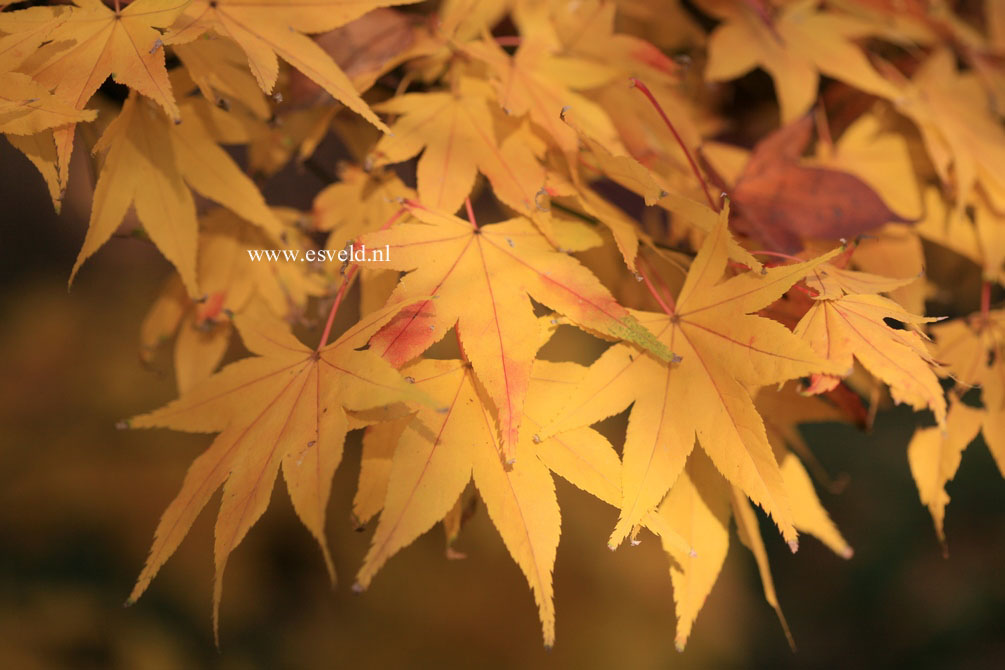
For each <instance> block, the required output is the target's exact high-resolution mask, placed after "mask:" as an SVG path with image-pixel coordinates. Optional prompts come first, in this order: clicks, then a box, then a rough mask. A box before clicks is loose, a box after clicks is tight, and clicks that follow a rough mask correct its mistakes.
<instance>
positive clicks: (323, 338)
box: [315, 263, 359, 351]
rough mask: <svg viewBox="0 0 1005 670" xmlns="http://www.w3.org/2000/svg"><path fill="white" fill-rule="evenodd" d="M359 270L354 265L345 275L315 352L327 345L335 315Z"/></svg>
mask: <svg viewBox="0 0 1005 670" xmlns="http://www.w3.org/2000/svg"><path fill="white" fill-rule="evenodd" d="M358 270H359V266H358V265H356V264H355V263H353V265H352V267H350V268H349V271H348V272H346V273H345V279H343V280H342V285H341V286H339V288H338V293H336V294H335V302H333V303H332V308H331V311H329V312H328V321H326V322H325V330H324V332H323V333H321V341H320V342H318V348H317V349H316V350H315V351H321V348H322V347H324V346H325V344H327V342H328V336H329V335H330V334H331V332H332V324H334V323H335V313H336V312H338V308H339V305H341V304H342V299H343V298H345V294H346V291H347V290H348V288H349V285H350V284H351V283H352V280H353V279H355V278H356V272H357V271H358Z"/></svg>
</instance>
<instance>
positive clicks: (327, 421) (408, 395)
mask: <svg viewBox="0 0 1005 670" xmlns="http://www.w3.org/2000/svg"><path fill="white" fill-rule="evenodd" d="M402 306H403V305H402V304H401V303H398V304H394V305H390V306H388V307H386V308H385V309H384V310H382V311H381V312H379V313H377V314H372V315H370V316H368V317H366V318H365V319H364V320H362V321H361V322H359V323H357V324H356V325H355V326H353V327H352V328H350V329H349V330H348V331H346V332H345V333H344V334H343V335H342V336H341V337H339V338H338V339H337V340H336V341H335V342H333V343H331V344H329V345H327V346H324V347H319V348H318V349H317V350H313V349H310V348H308V347H307V346H305V345H303V344H301V343H300V341H299V340H297V339H296V338H295V337H294V336H293V335H292V333H291V332H290V330H289V327H288V326H287V325H286V324H284V323H282V322H281V321H278V320H277V319H276V318H275V317H273V316H271V315H270V314H269V313H268V312H267V310H265V308H264V306H262V305H257V306H255V307H254V308H252V309H249V310H248V311H246V312H245V313H244V314H243V315H239V316H238V317H236V319H235V325H236V326H237V329H238V331H239V332H240V334H241V339H242V340H243V341H244V344H245V346H246V347H247V348H248V349H249V350H251V352H252V353H254V354H255V356H253V357H251V358H246V359H242V360H240V361H237V362H236V363H232V364H231V365H228V366H227V367H226V368H224V369H223V370H221V371H220V372H219V373H217V374H216V375H214V376H212V377H210V378H209V379H207V380H206V381H204V382H203V383H201V384H199V385H197V386H196V387H195V388H193V389H191V390H190V391H189V392H187V393H185V394H184V395H182V396H181V397H180V398H179V399H177V400H175V401H173V402H171V403H169V404H168V405H166V406H164V407H163V408H161V409H159V410H156V411H154V412H151V413H149V414H144V415H142V416H138V417H135V418H133V419H132V420H130V422H129V425H130V427H134V428H155V427H160V428H171V429H174V430H183V431H188V432H200V433H205V432H218V433H220V434H219V436H217V438H216V440H214V442H213V444H212V445H210V447H209V448H208V449H207V450H206V451H205V452H204V453H203V454H202V455H201V456H199V457H198V458H197V459H196V460H195V461H194V462H193V463H192V465H191V467H190V468H189V471H188V473H187V474H186V476H185V481H184V483H183V484H182V489H181V491H180V492H179V493H178V496H177V497H176V498H175V499H174V500H173V501H172V502H171V504H170V505H169V506H168V508H167V509H166V510H165V512H164V515H163V516H162V517H161V520H160V523H159V524H158V527H157V531H156V533H155V534H154V542H153V546H152V547H151V549H150V555H149V556H148V558H147V561H146V564H145V566H144V568H143V571H142V572H141V573H140V576H139V579H138V580H137V582H136V586H135V587H134V588H133V592H132V594H131V595H130V596H129V602H134V601H135V600H136V599H137V598H139V597H140V595H142V593H143V592H144V591H145V590H146V588H147V586H149V584H150V581H151V580H152V579H153V577H154V576H155V575H156V574H157V572H158V570H160V568H161V566H162V565H164V563H165V562H166V561H167V559H168V558H170V556H171V554H173V553H174V551H175V550H176V549H177V548H178V545H179V544H180V543H181V541H182V539H184V537H185V535H186V534H187V533H188V531H189V529H190V528H191V526H192V523H193V522H194V521H195V518H196V517H197V516H198V515H199V512H200V511H201V510H202V509H203V507H205V505H206V503H207V502H209V499H210V498H211V497H212V496H213V494H214V493H215V492H216V491H217V489H219V488H220V487H223V500H222V503H221V505H220V512H219V514H218V516H217V521H216V541H215V549H214V553H215V556H216V578H215V588H214V593H213V629H214V634H216V635H218V630H219V626H218V619H219V606H220V598H221V596H222V593H223V572H224V568H225V567H226V565H227V559H228V558H229V557H230V554H231V552H233V550H234V549H235V548H236V547H237V545H238V544H239V543H240V542H241V541H242V540H243V539H244V537H245V535H246V534H247V532H248V530H249V529H250V528H251V526H253V525H254V524H255V522H256V521H258V519H259V517H261V515H262V514H263V513H264V512H265V509H266V507H267V506H268V504H269V499H270V497H271V494H272V489H273V486H274V484H275V480H276V477H277V476H278V474H279V470H280V468H282V471H283V476H284V478H285V480H286V486H287V490H288V491H289V493H290V498H291V499H292V501H293V507H294V509H295V510H296V511H297V514H298V515H299V517H300V519H301V520H302V521H303V523H304V525H306V526H307V528H308V529H309V530H310V532H311V534H312V535H313V536H314V537H315V538H316V539H317V541H318V543H319V544H320V546H321V550H322V552H323V553H324V557H325V563H326V565H327V567H328V570H329V573H330V575H331V578H332V580H334V579H335V572H334V565H333V563H332V559H331V556H330V554H329V551H328V545H327V542H326V541H325V534H324V521H325V514H326V507H327V503H328V497H329V494H330V492H331V483H332V476H333V475H334V473H335V470H336V468H337V467H338V464H339V462H340V461H341V458H342V445H343V442H344V440H345V434H346V431H347V430H348V429H349V419H348V417H347V415H346V411H347V410H367V409H371V408H375V407H380V406H383V405H390V404H392V403H396V402H400V401H403V400H406V399H412V400H416V399H418V400H421V399H422V398H423V396H421V395H420V394H418V392H416V390H415V389H414V387H412V385H410V384H408V383H407V382H406V381H405V380H404V379H403V378H402V377H401V375H399V374H398V372H397V371H396V370H395V369H394V368H392V367H391V366H390V365H389V364H388V363H387V362H385V361H383V360H381V359H380V358H379V357H378V356H376V355H375V354H373V353H372V352H369V351H359V350H358V348H359V347H362V346H363V345H365V344H366V341H367V339H369V337H370V336H371V335H372V334H373V332H374V331H376V330H377V329H378V328H380V327H381V326H382V325H383V324H384V323H386V322H387V321H388V320H389V319H390V318H392V317H393V316H394V315H395V314H396V313H397V312H398V311H399V310H400V309H401V307H402Z"/></svg>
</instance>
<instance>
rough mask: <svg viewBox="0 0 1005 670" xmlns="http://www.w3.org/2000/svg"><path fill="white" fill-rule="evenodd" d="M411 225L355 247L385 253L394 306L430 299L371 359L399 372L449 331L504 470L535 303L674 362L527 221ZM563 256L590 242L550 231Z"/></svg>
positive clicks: (559, 227) (378, 339) (439, 219)
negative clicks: (493, 431) (485, 402)
mask: <svg viewBox="0 0 1005 670" xmlns="http://www.w3.org/2000/svg"><path fill="white" fill-rule="evenodd" d="M406 207H407V208H408V210H409V212H410V213H411V214H412V216H413V217H414V219H415V220H414V221H413V222H410V223H405V224H399V225H396V226H394V227H393V228H391V229H390V230H387V231H383V232H377V233H373V234H370V235H365V236H364V237H363V238H362V240H361V244H363V245H365V246H367V247H372V248H377V249H384V248H387V250H388V254H389V262H388V263H385V264H381V267H391V268H393V269H396V270H404V271H407V272H409V274H408V275H407V276H406V277H405V278H404V279H403V280H402V281H401V283H400V284H399V285H398V287H397V289H395V292H394V294H393V295H392V297H391V300H392V301H399V300H404V299H407V298H415V297H418V296H428V295H433V296H435V299H431V300H424V301H422V302H420V303H418V304H416V305H414V306H412V307H409V308H407V309H405V310H404V311H402V313H401V314H400V315H399V316H398V317H396V318H395V319H394V320H393V321H391V323H390V324H388V325H387V326H386V327H385V328H383V329H381V330H380V331H379V332H378V333H377V334H376V335H375V336H374V338H373V342H372V343H371V346H372V347H373V349H374V351H375V352H376V353H378V354H379V355H381V356H383V357H385V358H386V359H387V360H389V361H391V362H392V363H393V364H395V365H397V366H400V365H403V364H404V363H406V362H407V361H409V360H411V359H413V358H415V357H416V356H417V355H419V354H420V353H422V352H423V351H425V350H426V349H427V348H429V346H430V345H432V344H433V343H434V342H436V341H437V340H439V339H440V338H441V337H443V335H444V334H445V333H446V332H447V330H449V329H450V328H451V327H452V326H454V324H457V331H458V335H459V338H460V342H461V344H462V346H463V347H464V350H465V352H466V353H467V356H468V358H469V359H470V360H471V363H472V365H473V366H474V370H475V374H476V375H477V376H478V379H479V381H480V382H481V383H482V384H483V385H484V387H485V390H486V393H487V394H488V395H489V397H490V398H491V399H492V402H493V403H494V404H495V406H496V408H497V410H498V423H499V431H500V435H501V441H502V445H503V453H505V454H506V458H507V460H512V459H513V458H514V457H515V453H514V452H515V449H516V445H517V443H518V442H519V433H520V423H521V420H522V416H523V408H524V400H525V397H526V394H527V386H528V384H529V380H530V370H531V364H532V361H533V358H534V353H535V352H536V351H537V347H538V343H537V341H536V319H535V317H534V308H533V305H532V304H531V301H530V299H531V298H534V299H535V300H537V301H538V302H541V303H543V304H544V305H546V306H547V307H550V308H552V309H554V310H556V311H558V312H560V313H562V314H564V315H565V316H567V317H568V318H569V319H570V320H571V321H572V322H573V323H575V324H576V325H578V326H580V327H582V328H587V329H589V330H592V331H595V332H599V333H602V334H604V335H606V336H609V337H614V338H618V339H624V340H627V341H630V342H634V343H636V344H638V345H640V346H642V347H644V348H646V349H647V350H649V351H651V352H653V353H654V355H655V356H656V357H657V359H659V360H669V359H670V358H671V357H672V354H671V352H670V350H669V349H668V348H667V346H666V345H665V344H663V343H661V342H659V341H657V340H656V338H654V337H653V335H652V334H651V333H650V332H649V331H648V330H646V329H645V328H644V327H643V326H642V325H640V324H639V322H638V321H637V320H636V319H635V318H634V317H633V316H631V315H630V314H629V313H628V311H627V310H626V309H625V308H624V307H622V306H621V305H619V304H618V303H617V302H616V301H615V300H614V298H613V297H612V296H611V294H610V293H609V292H608V291H607V289H606V288H604V287H603V285H601V284H600V282H599V281H598V280H597V278H596V277H594V276H593V274H592V273H590V272H589V271H588V270H587V269H586V268H585V267H583V266H582V265H580V264H579V262H578V261H576V260H575V259H573V258H571V257H570V256H568V255H566V254H564V253H561V252H559V251H556V250H555V248H554V247H552V246H551V244H550V243H549V242H548V240H547V239H546V238H545V237H544V236H543V235H542V234H541V233H540V232H538V230H537V229H536V228H535V227H534V225H533V224H532V223H531V222H530V221H529V220H528V219H512V220H510V221H505V222H502V223H496V224H491V225H486V226H482V227H480V228H479V227H477V226H476V225H475V224H474V223H471V222H467V221H462V220H461V219H458V218H456V217H453V216H450V215H448V214H445V213H442V212H436V211H434V210H431V209H427V208H426V207H424V206H423V205H420V204H418V203H414V202H408V203H406ZM554 225H555V230H556V232H558V233H560V234H561V239H562V240H563V244H564V246H565V247H566V248H567V249H572V250H576V249H582V248H587V247H589V246H592V245H594V244H596V243H597V241H598V240H597V238H596V237H595V236H594V235H593V234H592V233H591V231H589V229H588V228H586V227H584V226H583V225H582V224H577V223H573V222H559V221H557V220H556V221H555V222H554Z"/></svg>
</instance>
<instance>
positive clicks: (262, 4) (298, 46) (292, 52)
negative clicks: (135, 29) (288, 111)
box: [164, 0, 412, 131]
mask: <svg viewBox="0 0 1005 670" xmlns="http://www.w3.org/2000/svg"><path fill="white" fill-rule="evenodd" d="M411 1H412V0H365V1H363V2H353V1H346V0H306V1H304V2H297V3H292V4H291V3H286V2H282V1H281V0H193V2H192V3H191V4H189V5H188V7H187V8H186V9H185V13H184V15H182V16H181V18H180V19H179V20H178V23H177V24H175V26H174V27H173V28H172V31H171V32H170V33H169V34H168V35H167V36H166V37H165V38H164V42H165V43H167V44H185V43H188V42H191V41H192V40H195V39H197V38H198V37H200V36H201V35H203V33H205V32H206V31H209V30H212V31H213V32H215V33H217V34H219V35H222V36H224V37H229V38H230V39H232V40H234V41H235V42H237V43H238V44H239V45H240V46H241V48H242V49H244V53H245V54H246V55H247V57H248V65H249V66H250V67H251V71H252V73H253V74H254V75H255V78H256V79H257V80H258V85H259V86H261V87H262V90H263V91H265V92H266V93H271V92H272V89H273V87H275V85H276V79H277V78H278V76H279V59H278V57H282V59H283V60H285V61H286V62H288V63H289V64H290V65H292V66H293V67H295V68H296V69H297V70H299V71H300V72H302V73H304V74H305V75H307V77H309V78H310V79H311V80H313V81H314V82H316V83H317V84H318V85H319V86H321V88H323V89H324V90H325V91H327V92H328V93H330V94H331V95H332V97H334V98H335V99H336V100H338V101H339V102H341V103H343V104H345V106H346V107H348V108H349V109H351V110H353V111H354V112H356V113H357V114H359V115H360V116H362V117H363V118H365V119H366V120H367V121H369V122H370V123H372V124H373V125H375V126H376V127H377V128H380V129H381V130H385V131H386V130H387V126H385V125H384V123H383V122H382V121H381V120H380V119H378V118H377V115H376V114H374V113H373V111H372V110H371V109H370V107H369V106H368V105H367V104H366V102H364V101H363V99H362V98H361V97H360V95H359V93H358V92H357V91H356V88H355V87H354V86H353V84H352V81H350V80H349V77H347V76H346V74H345V73H344V72H343V71H342V69H341V68H340V67H339V66H338V65H337V64H336V63H335V61H334V60H332V58H331V56H329V55H328V54H326V53H325V52H324V50H323V49H322V48H321V47H319V46H318V45H317V44H316V43H315V42H313V41H312V40H311V39H310V38H309V37H307V36H306V35H304V33H320V32H324V31H327V30H332V29H334V28H337V27H339V26H341V25H343V24H345V23H348V22H349V21H351V20H353V19H354V18H357V17H359V16H361V15H362V14H364V13H366V12H367V11H369V10H371V9H374V8H377V7H386V6H388V5H400V4H407V3H408V2H411Z"/></svg>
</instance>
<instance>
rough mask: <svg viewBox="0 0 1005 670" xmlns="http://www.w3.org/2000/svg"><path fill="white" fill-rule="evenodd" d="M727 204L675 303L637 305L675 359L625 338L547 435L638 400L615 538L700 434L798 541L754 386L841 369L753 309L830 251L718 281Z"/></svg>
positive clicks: (722, 466) (675, 471)
mask: <svg viewBox="0 0 1005 670" xmlns="http://www.w3.org/2000/svg"><path fill="white" fill-rule="evenodd" d="M727 219H728V208H726V209H724V210H723V213H722V214H721V216H720V223H719V225H718V227H717V228H716V230H715V231H714V232H713V233H712V234H711V235H710V236H709V238H708V240H706V242H705V244H704V245H703V246H702V249H701V250H700V251H699V253H698V256H697V258H696V259H695V261H694V263H693V265H692V266H691V269H690V271H689V272H688V276H687V279H686V280H685V283H684V287H683V288H682V290H681V292H680V295H679V297H678V299H677V303H676V306H675V307H673V308H672V309H668V310H667V313H665V314H658V313H650V312H636V314H637V317H638V319H639V321H640V322H641V323H643V324H644V325H645V326H646V327H647V328H648V329H649V330H651V331H652V332H654V333H656V335H657V337H658V338H659V339H660V340H661V341H662V342H663V343H665V344H666V346H667V347H670V348H672V349H673V350H674V351H675V352H677V353H678V355H679V356H680V357H681V359H682V360H681V361H680V362H679V363H673V364H669V365H668V364H667V363H666V362H665V361H660V360H657V359H655V358H653V357H652V356H650V355H648V354H645V353H642V352H639V351H638V350H636V349H634V348H633V347H631V346H630V345H627V344H617V345H614V346H613V347H611V348H610V349H608V350H607V351H606V352H604V354H603V355H602V356H601V357H600V358H599V359H598V360H597V361H596V362H595V363H594V364H593V365H592V366H591V368H590V372H589V374H588V375H587V377H586V378H585V379H584V381H583V383H582V384H581V385H580V386H579V388H577V389H576V390H575V391H574V392H573V393H572V394H571V395H570V398H569V401H568V406H567V408H566V410H565V412H564V413H563V414H562V416H561V417H560V418H558V419H556V420H555V422H553V423H552V424H551V425H549V426H548V427H547V428H545V429H544V432H543V433H542V434H541V437H545V436H550V435H552V434H554V433H556V432H559V431H562V430H567V429H570V428H573V427H576V426H582V425H589V424H591V423H593V422H595V421H599V420H600V419H603V418H605V417H608V416H611V415H613V414H616V413H618V412H620V411H621V410H623V409H624V408H625V407H626V406H628V405H629V404H632V403H634V405H633V407H632V410H631V413H630V414H629V422H628V433H627V436H626V440H625V449H624V469H623V475H622V494H623V500H622V503H621V516H620V518H619V519H618V523H617V525H616V527H615V529H614V532H613V533H612V534H611V538H610V541H609V546H611V547H612V548H613V547H616V546H617V545H618V544H620V543H621V541H622V540H623V539H624V538H625V537H626V536H627V535H628V534H629V533H630V532H631V531H632V528H633V527H634V526H636V525H637V524H639V523H640V521H641V520H642V518H643V517H644V515H645V514H646V513H648V512H649V511H650V510H652V509H654V508H655V507H656V506H657V505H658V504H659V502H660V500H661V499H662V498H663V496H664V495H665V494H666V492H667V490H669V488H670V486H671V485H672V484H673V482H674V480H675V479H676V478H677V476H678V475H679V474H680V472H681V471H682V470H683V468H684V464H685V462H686V460H687V457H688V454H690V452H691V449H692V447H693V446H694V443H695V438H696V437H697V440H698V443H699V444H701V446H702V448H703V449H704V450H705V452H706V453H707V454H708V455H709V456H710V457H711V459H712V462H713V463H715V465H716V467H717V468H719V470H720V472H722V473H723V475H724V476H725V477H726V478H727V479H728V480H729V481H730V482H733V483H735V484H736V485H737V486H739V487H740V488H741V489H742V490H743V491H744V493H746V494H747V495H749V496H750V497H751V498H752V499H753V500H754V501H755V502H757V503H758V504H760V505H761V506H762V507H764V509H765V510H766V511H767V512H768V513H769V514H771V515H772V517H773V519H774V520H775V522H776V523H777V524H778V526H779V528H780V529H781V531H782V534H783V536H784V537H785V539H786V541H788V542H789V543H790V545H791V546H792V548H793V549H795V546H796V531H795V528H794V526H793V521H792V512H791V510H790V508H789V503H788V500H787V496H786V494H785V491H784V488H783V483H782V477H781V473H780V471H779V469H778V463H777V462H776V461H775V458H774V455H773V453H772V451H771V446H770V444H769V443H768V440H767V436H766V434H765V431H764V424H763V423H762V421H761V418H760V416H759V415H758V414H757V411H756V409H755V408H754V404H753V401H752V400H751V397H750V392H749V390H748V389H749V388H751V387H757V386H761V385H766V384H772V383H778V382H781V381H784V380H786V379H792V378H795V377H800V376H803V375H807V374H810V373H811V372H814V371H819V370H822V369H824V368H828V369H832V370H833V369H834V368H833V367H832V364H829V363H828V362H826V361H824V360H823V359H821V358H820V357H819V356H818V355H816V354H815V353H813V351H812V350H811V349H810V348H809V347H808V346H806V345H804V344H801V343H799V342H798V340H797V338H795V337H794V336H793V335H792V333H790V332H789V331H788V330H787V329H786V328H785V327H784V326H782V325H781V324H778V323H776V322H774V321H770V320H768V319H764V318H762V317H758V316H751V315H750V313H751V312H754V311H757V310H759V309H761V308H763V307H764V306H766V305H768V304H771V303H773V302H774V301H775V300H777V299H778V298H779V297H781V295H782V294H783V293H785V291H787V290H788V289H789V288H790V287H791V286H792V285H793V284H795V283H796V282H797V281H799V280H800V279H802V278H803V277H804V276H805V275H806V274H807V273H808V272H810V271H811V270H812V269H813V268H814V267H816V266H817V265H819V264H820V263H823V262H825V261H826V260H827V259H828V258H829V257H830V256H832V255H833V252H832V254H829V255H825V256H821V257H820V258H818V259H816V260H813V261H808V262H806V263H800V264H797V265H791V266H784V267H779V268H773V269H770V270H766V271H765V272H764V273H763V274H762V273H746V274H744V275H740V276H738V277H734V278H732V279H729V280H726V281H724V282H721V283H720V282H719V279H720V278H721V276H722V274H723V272H724V271H725V269H726V263H727V248H728V245H727V240H728V238H729V233H728V231H727V228H726V222H727Z"/></svg>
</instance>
